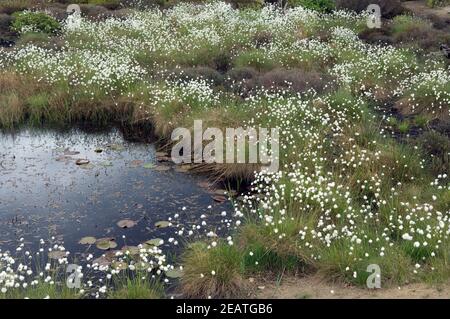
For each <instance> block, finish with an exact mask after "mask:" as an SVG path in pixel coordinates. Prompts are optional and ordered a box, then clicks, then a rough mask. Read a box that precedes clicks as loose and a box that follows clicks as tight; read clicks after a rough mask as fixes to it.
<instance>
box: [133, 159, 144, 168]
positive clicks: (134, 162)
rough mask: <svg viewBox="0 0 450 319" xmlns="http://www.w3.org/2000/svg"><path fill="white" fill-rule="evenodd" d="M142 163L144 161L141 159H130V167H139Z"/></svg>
mask: <svg viewBox="0 0 450 319" xmlns="http://www.w3.org/2000/svg"><path fill="white" fill-rule="evenodd" d="M143 163H144V161H141V160H134V161H131V163H130V165H131V167H139V166H141V165H142V164H143Z"/></svg>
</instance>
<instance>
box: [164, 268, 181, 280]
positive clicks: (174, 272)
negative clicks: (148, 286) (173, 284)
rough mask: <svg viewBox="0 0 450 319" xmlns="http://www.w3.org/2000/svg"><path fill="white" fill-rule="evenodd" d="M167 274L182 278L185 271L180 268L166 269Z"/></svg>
mask: <svg viewBox="0 0 450 319" xmlns="http://www.w3.org/2000/svg"><path fill="white" fill-rule="evenodd" d="M166 276H167V277H169V278H174V279H175V278H180V277H182V276H183V272H182V271H181V270H179V269H170V270H168V271H166Z"/></svg>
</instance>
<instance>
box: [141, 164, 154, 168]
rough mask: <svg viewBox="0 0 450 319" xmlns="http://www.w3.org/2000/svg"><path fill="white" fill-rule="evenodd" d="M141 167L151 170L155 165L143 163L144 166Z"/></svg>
mask: <svg viewBox="0 0 450 319" xmlns="http://www.w3.org/2000/svg"><path fill="white" fill-rule="evenodd" d="M142 167H143V168H146V169H153V168H155V167H156V165H155V164H154V163H145V164H144V165H142Z"/></svg>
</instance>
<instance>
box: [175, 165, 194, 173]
mask: <svg viewBox="0 0 450 319" xmlns="http://www.w3.org/2000/svg"><path fill="white" fill-rule="evenodd" d="M190 170H191V166H190V165H181V166H177V167H175V171H176V172H179V173H187V172H189V171H190Z"/></svg>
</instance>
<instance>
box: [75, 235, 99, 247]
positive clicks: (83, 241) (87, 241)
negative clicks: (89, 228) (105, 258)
mask: <svg viewBox="0 0 450 319" xmlns="http://www.w3.org/2000/svg"><path fill="white" fill-rule="evenodd" d="M96 241H97V239H96V238H95V237H91V236H87V237H83V238H81V239H80V241H79V242H78V243H79V244H81V245H93V244H95V242H96Z"/></svg>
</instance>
